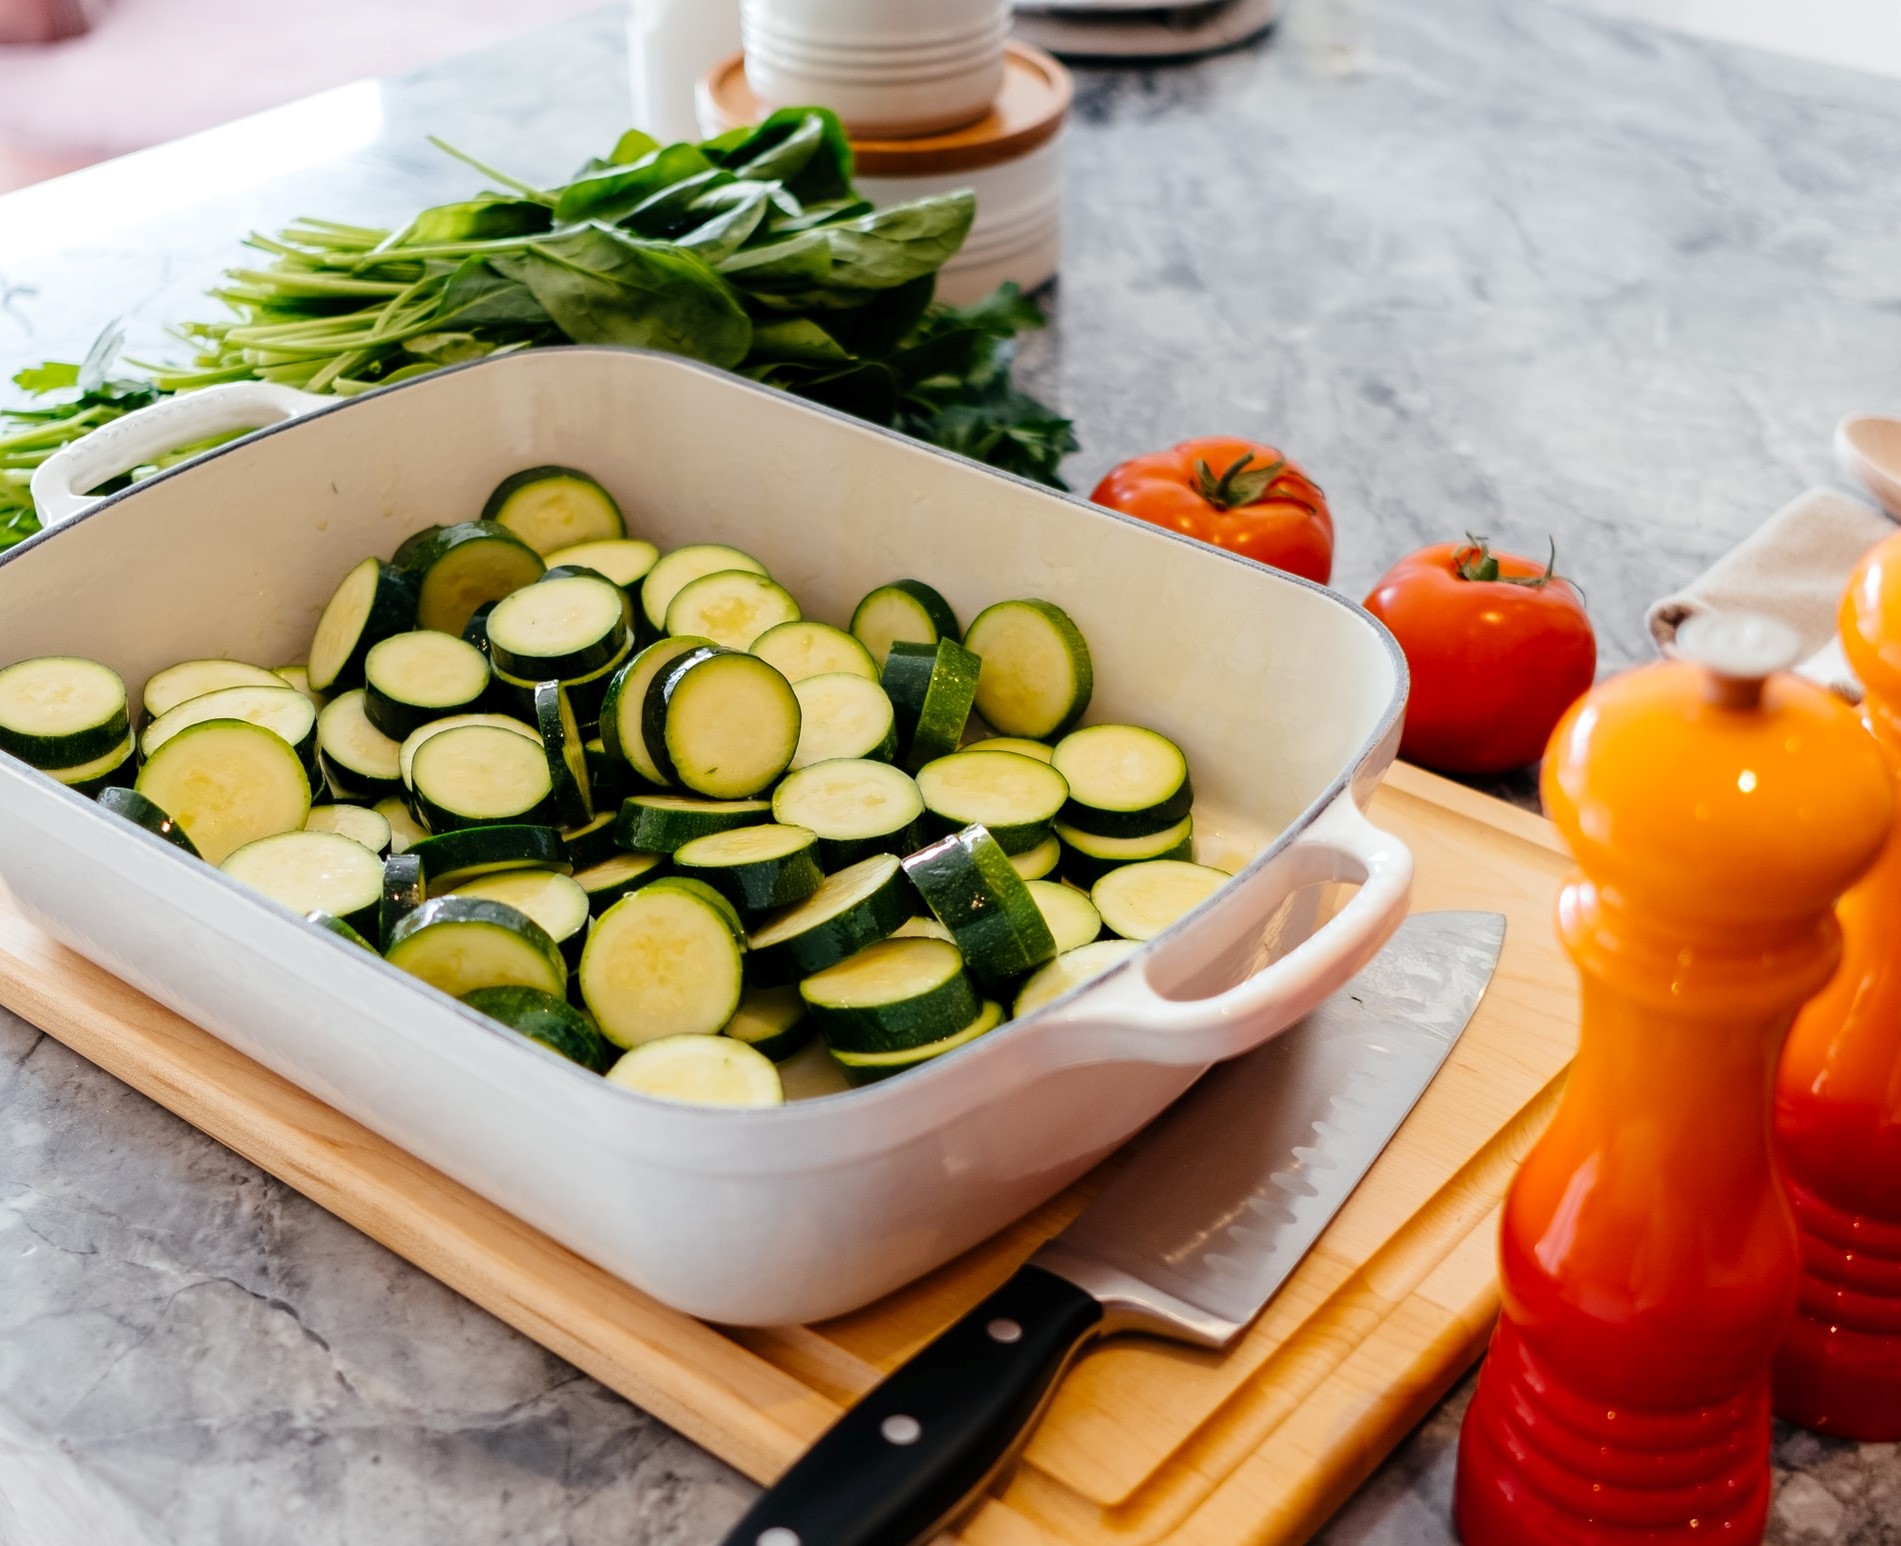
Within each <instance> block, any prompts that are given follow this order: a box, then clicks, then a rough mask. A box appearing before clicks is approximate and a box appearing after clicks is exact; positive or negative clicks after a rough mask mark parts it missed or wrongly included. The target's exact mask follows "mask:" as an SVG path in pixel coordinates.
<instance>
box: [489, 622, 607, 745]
mask: <svg viewBox="0 0 1901 1546" xmlns="http://www.w3.org/2000/svg"><path fill="white" fill-rule="evenodd" d="M633 653H634V647H633V644H632V643H631V642H630V643H628V644H627V645H625V646H624V647H623V648H622V650H621V653H620V654H619V655H617V656H616V657H615V658H614V659H613V660H611V661H609V662H608V663H607V664H606V665H604V666H602V667H601V669H600V670H598V671H592V672H589V673H588V675H586V676H577V677H575V678H573V679H572V680H566V681H563V682H562V683H561V685H562V687H564V688H565V689H567V694H568V703H569V704H570V705H571V706H572V707H573V709H574V723H575V725H576V726H577V728H579V730H580V732H581V734H582V735H584V736H589V735H593V734H594V733H595V732H596V731H597V730H598V729H599V727H600V724H601V711H602V709H603V707H604V705H605V703H606V700H607V694H608V690H609V688H610V687H611V686H612V685H613V682H614V679H615V676H616V675H617V674H618V673H619V672H620V671H621V670H622V668H623V667H625V666H626V665H627V663H628V662H629V661H630V660H631V659H632V658H633ZM540 685H541V683H539V682H530V681H527V680H525V679H522V678H519V677H513V676H510V675H509V674H508V673H507V672H506V671H502V670H496V672H495V690H494V701H495V706H496V708H497V709H498V710H499V711H500V712H501V713H504V714H513V715H516V716H517V717H519V718H525V719H533V718H534V716H535V689H536V688H537V687H539V686H540Z"/></svg>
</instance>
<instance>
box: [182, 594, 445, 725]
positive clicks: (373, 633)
mask: <svg viewBox="0 0 1901 1546" xmlns="http://www.w3.org/2000/svg"><path fill="white" fill-rule="evenodd" d="M415 626H416V582H415V580H414V578H413V577H411V576H410V575H408V574H406V573H404V572H403V571H402V570H401V569H399V568H398V567H397V566H396V565H395V564H386V563H384V562H383V560H382V559H380V558H366V559H364V560H363V561H362V562H361V563H360V564H357V565H355V566H353V567H352V568H351V570H350V572H349V573H348V574H346V575H345V576H344V577H343V582H342V583H341V584H340V585H338V586H337V588H336V590H335V592H333V593H332V595H331V597H330V600H329V602H328V604H327V605H326V606H325V607H324V609H323V615H322V616H321V617H319V618H318V619H317V632H316V634H315V636H314V637H313V638H312V639H311V641H310V665H309V668H308V669H309V682H310V685H311V686H312V687H313V688H314V689H316V691H318V692H320V693H327V692H331V691H334V690H335V689H336V688H338V687H354V686H355V685H357V683H359V682H360V681H362V679H363V662H364V661H365V660H366V659H367V658H368V656H369V653H370V650H371V649H372V648H373V647H374V646H375V645H377V644H378V643H380V642H381V641H382V640H384V639H387V638H389V637H390V635H391V634H398V633H404V632H406V631H407V630H409V629H411V628H414V627H415ZM147 690H148V692H149V691H150V688H149V684H148V688H147ZM147 707H148V708H149V707H150V700H149V699H148V700H147Z"/></svg>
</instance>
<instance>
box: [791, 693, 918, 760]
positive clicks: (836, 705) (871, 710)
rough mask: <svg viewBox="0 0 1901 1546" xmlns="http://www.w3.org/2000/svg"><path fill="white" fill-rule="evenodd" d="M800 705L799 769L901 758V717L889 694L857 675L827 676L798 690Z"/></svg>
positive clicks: (797, 758)
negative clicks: (858, 759) (845, 759)
mask: <svg viewBox="0 0 1901 1546" xmlns="http://www.w3.org/2000/svg"><path fill="white" fill-rule="evenodd" d="M792 694H793V696H794V697H796V698H797V699H798V700H799V745H798V749H797V750H796V751H794V752H793V754H792V766H793V767H794V768H809V767H811V766H812V765H813V764H814V763H818V762H829V761H831V760H832V759H833V758H835V757H870V758H874V759H876V760H877V761H879V762H889V761H891V759H892V758H893V757H895V756H896V755H897V752H898V716H897V711H896V710H895V709H894V708H893V707H892V706H891V700H890V699H889V698H888V697H886V696H885V690H884V688H882V687H880V686H879V685H878V684H877V683H876V682H873V681H868V680H867V679H866V678H864V677H862V676H860V675H859V674H858V673H857V672H855V671H827V672H825V673H824V674H822V675H820V676H808V677H807V678H805V680H804V681H802V682H794V683H793V684H792Z"/></svg>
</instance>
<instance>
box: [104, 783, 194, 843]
mask: <svg viewBox="0 0 1901 1546" xmlns="http://www.w3.org/2000/svg"><path fill="white" fill-rule="evenodd" d="M99 803H100V804H101V805H102V806H104V807H105V808H106V809H107V810H109V811H111V812H112V813H113V814H114V815H115V816H123V817H124V818H125V819H126V820H127V821H129V822H131V823H132V825H133V826H135V827H143V828H145V830H146V831H147V832H150V833H151V834H152V835H153V836H154V837H162V838H164V839H165V841H166V842H168V843H170V844H172V845H173V846H174V847H177V848H182V849H184V850H185V852H186V853H188V854H190V855H191V856H192V858H194V859H196V858H198V857H199V854H198V850H197V848H196V847H195V846H194V845H193V843H192V840H191V838H190V836H189V835H188V834H187V833H186V831H185V829H184V828H183V827H181V826H180V825H179V824H178V823H177V822H176V821H174V820H173V819H172V817H171V815H170V813H169V812H167V811H166V810H164V809H163V808H162V807H160V806H158V805H155V804H153V803H152V801H150V800H148V799H147V798H146V797H145V796H144V795H142V794H140V793H139V792H138V790H136V789H122V788H112V789H102V790H100V791H99Z"/></svg>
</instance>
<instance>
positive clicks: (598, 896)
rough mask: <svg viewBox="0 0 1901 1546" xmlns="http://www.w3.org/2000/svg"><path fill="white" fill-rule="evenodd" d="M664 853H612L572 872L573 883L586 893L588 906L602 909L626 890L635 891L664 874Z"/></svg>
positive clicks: (591, 908)
mask: <svg viewBox="0 0 1901 1546" xmlns="http://www.w3.org/2000/svg"><path fill="white" fill-rule="evenodd" d="M666 867H667V860H666V855H664V854H615V855H614V856H613V858H611V859H603V860H601V862H600V863H599V864H590V865H588V866H587V868H585V869H580V870H576V871H575V872H574V879H575V883H576V884H577V885H579V886H580V888H581V889H582V890H583V891H585V892H586V893H587V896H588V907H589V908H590V910H592V911H593V912H595V913H603V912H605V911H607V909H608V908H610V907H612V906H613V905H614V904H615V903H616V902H618V901H619V900H620V899H621V898H622V897H624V896H626V895H627V894H628V893H629V892H630V891H638V890H639V889H640V888H641V887H642V886H644V885H646V884H648V883H649V882H650V881H656V880H658V879H660V877H661V876H662V875H663V874H665V872H666Z"/></svg>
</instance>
